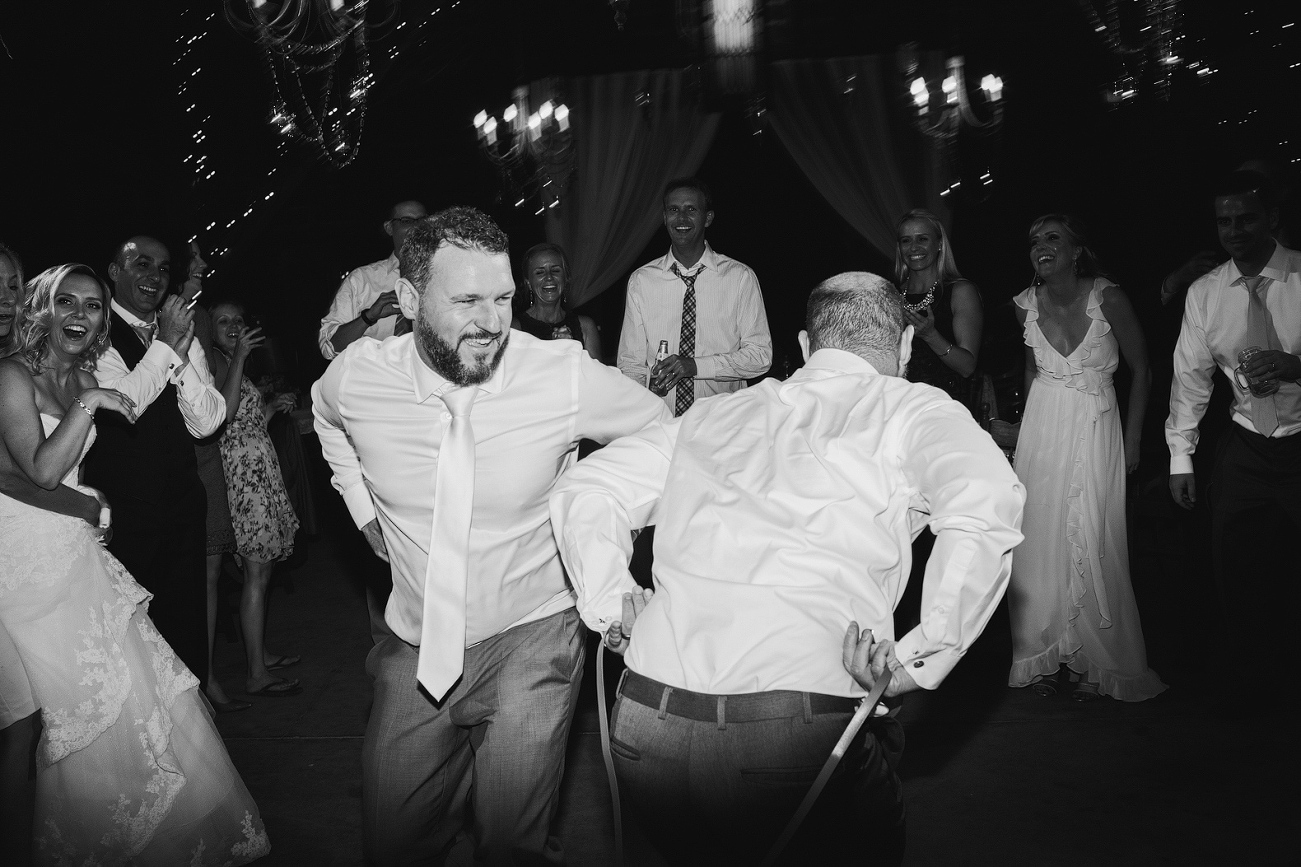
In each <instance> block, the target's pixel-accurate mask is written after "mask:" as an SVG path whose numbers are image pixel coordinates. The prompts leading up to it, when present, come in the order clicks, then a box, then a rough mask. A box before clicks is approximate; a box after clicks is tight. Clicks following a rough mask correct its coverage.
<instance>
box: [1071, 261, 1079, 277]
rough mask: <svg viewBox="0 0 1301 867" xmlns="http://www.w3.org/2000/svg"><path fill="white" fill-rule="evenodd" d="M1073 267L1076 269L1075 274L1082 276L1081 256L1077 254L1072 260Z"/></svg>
mask: <svg viewBox="0 0 1301 867" xmlns="http://www.w3.org/2000/svg"><path fill="white" fill-rule="evenodd" d="M1071 267H1072V268H1073V269H1074V270H1075V276H1076V277H1078V276H1080V257H1079V256H1076V257H1075V258H1074V259H1072V260H1071Z"/></svg>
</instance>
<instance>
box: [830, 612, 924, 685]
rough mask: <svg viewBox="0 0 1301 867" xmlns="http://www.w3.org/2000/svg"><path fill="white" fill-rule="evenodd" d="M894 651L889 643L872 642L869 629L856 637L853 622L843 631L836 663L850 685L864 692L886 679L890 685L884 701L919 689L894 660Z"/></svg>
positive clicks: (892, 644)
mask: <svg viewBox="0 0 1301 867" xmlns="http://www.w3.org/2000/svg"><path fill="white" fill-rule="evenodd" d="M894 649H895V643H894V642H893V641H877V640H875V638H874V637H873V635H872V630H870V629H864V630H863V631H862V633H861V634H860V633H859V631H858V623H857V621H852V620H851V621H850V623H849V628H848V629H847V630H845V640H844V642H843V645H842V647H841V654H840V657H841V659H840V661H841V663H842V664H843V665H844V666H845V671H847V672H849V676H850V677H852V678H853V679H854V682H855V683H857V684H858V685H859V686H861V687H862V688H863V689H865V690H867V691H868V692H871V691H872V689H873V687H875V686H876V683H877V681H878V680H880V679H881V678H883V677H886V678H889V679H890V685H889V686H887V687H886V688H885V696H886V697H887V698H893V697H894V696H897V695H903V694H904V693H905V692H912V691H913V690H916V689H920V687H919V686H918V685H917V681H915V680H913V679H912V676H911V675H910V674H908V671H907V669H905V668H904V667H903V665H902V664H901V663H900V662H899V659H898V657H897V656H895V652H894Z"/></svg>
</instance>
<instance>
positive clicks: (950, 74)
mask: <svg viewBox="0 0 1301 867" xmlns="http://www.w3.org/2000/svg"><path fill="white" fill-rule="evenodd" d="M964 67H965V61H964V58H963V57H962V56H961V55H955V56H953V57H950V58H949V59H948V62H947V63H946V64H945V75H944V78H943V79H941V80H940V81H938V82H935V81H934V80H932V81H930V82H928V81H927V79H926V76H925V75H923V74H922V73H921V69H920V63H919V62H918V59H917V46H916V44H915V43H913V44H909V45H905V46H904V47H903V48H901V49H900V51H899V68H900V70H901V71H902V72H903V75H904V81H905V82H906V83H907V87H908V96H909V99H910V100H911V102H912V105H913V108H914V109H915V111H914V114H913V120H914V123H915V124H916V126H917V129H918V130H920V131H921V132H922V134H924V135H925V136H927V137H928V138H930V139H933V140H934V141H936V142H937V143H938V144H939V146H940V150H941V152H942V153H943V154H944V155H945V156H946V157H947V158H948V160H949V162H950V164H951V165H952V166H953V167H954V169H955V171H954V174H955V176H956V177H955V180H954V181H953V183H951V184H950V185H949V187H948V189H945V190H942V191H941V192H940V195H941V196H948V195H949V194H951V193H954V192H956V191H957V190H958V189H960V188H961V186H962V179H961V173H960V172H958V171H957V170H956V169H957V162H958V159H957V139H958V136H959V134H960V133H961V132H962V131H963V130H964V129H969V130H971V131H973V132H975V133H977V134H979V135H982V136H994V135H995V134H996V133H998V132H999V130H1000V129H1001V128H1002V126H1003V79H1001V78H999V77H998V76H997V75H993V74H988V75H985V76H984V77H982V78H981V79H980V93H981V94H982V95H983V102H984V104H985V112H986V117H985V119H984V120H981V118H980V117H979V116H977V114H976V111H975V109H974V108H973V107H972V104H971V97H970V95H969V94H968V90H967V77H966V71H965V68H964ZM993 182H994V178H993V175H992V173H991V172H990V171H989V170H988V169H986V170H985V171H984V172H982V173H981V175H980V183H981V187H982V188H985V187H988V186H989V185H990V184H992V183H993Z"/></svg>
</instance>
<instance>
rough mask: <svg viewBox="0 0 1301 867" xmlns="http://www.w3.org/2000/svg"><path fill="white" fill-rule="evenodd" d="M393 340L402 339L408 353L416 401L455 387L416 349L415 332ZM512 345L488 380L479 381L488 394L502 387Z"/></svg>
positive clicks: (439, 394)
mask: <svg viewBox="0 0 1301 867" xmlns="http://www.w3.org/2000/svg"><path fill="white" fill-rule="evenodd" d="M390 339H391V340H396V341H402V345H401V346H400V351H401V352H403V353H406V354H407V355H408V356H409V357H408V359H407V365H408V370H409V371H410V373H411V384H412V386H413V388H414V389H415V395H416V402H417V403H426V402H427V401H428V400H429V399H430V398H431V397H437V398H439V399H440V400H441V399H442V395H443V393H444V392H446V391H449V390H451V389H452V388H455V386H454V385H452V383H451V382H449V381H448V380H446V379H445V378H443V376H442V375H441V374H439V373H436V372H435V371H433V370H431V369H430V368H429V366H428V365H426V364H425V363H424V362H423V361H422V360H421V359H420V353H419V352H417V351H416V341H415V335H414V334H404V335H402V336H401V337H394V338H390ZM511 354H512V352H511V345H510V344H509V343H507V345H506V352H505V354H504V355H502V358H501V364H499V365H497V369H496V370H494V371H493V372H492V376H490V377H488V381H487V382H481V383H479V384H478V385H477V386H476V388H478V389H479V391H482V392H485V393H487V394H497V393H498V392H499V391H501V389H502V385H503V383H504V381H505V377H506V365H507V364H509V363H510V359H511Z"/></svg>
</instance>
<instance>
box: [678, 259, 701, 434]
mask: <svg viewBox="0 0 1301 867" xmlns="http://www.w3.org/2000/svg"><path fill="white" fill-rule="evenodd" d="M673 273H674V274H677V275H678V276H679V277H681V278H682V282H683V283H685V284H686V287H687V291H686V292H685V293H684V294H683V296H682V334H681V336H680V337H679V338H678V356H679V357H680V358H694V357H695V355H696V278H697V277H699V276H700V272H699V271H695V272H693V273H690V274H683V273H682V272H681V271H679V270H678V264H677V263H676V262H674V263H673ZM677 392H678V393H677V398H676V401H675V403H674V405H673V414H674V415H675V416H676V415H682V414H683V413H684V412H686V411H687V410H689V409H691V404H693V403H695V402H696V380H695V379H694V378H693V377H687V378H685V379H680V380H678V386H677Z"/></svg>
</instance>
